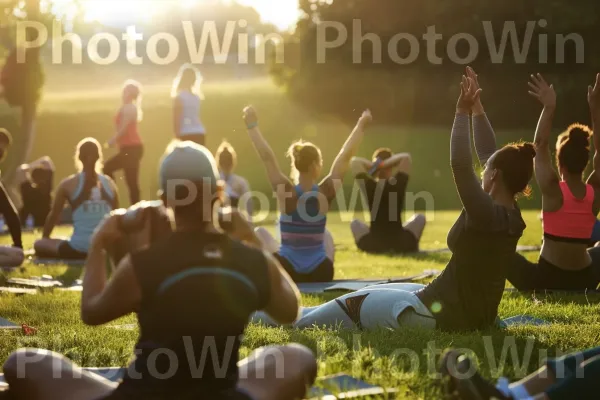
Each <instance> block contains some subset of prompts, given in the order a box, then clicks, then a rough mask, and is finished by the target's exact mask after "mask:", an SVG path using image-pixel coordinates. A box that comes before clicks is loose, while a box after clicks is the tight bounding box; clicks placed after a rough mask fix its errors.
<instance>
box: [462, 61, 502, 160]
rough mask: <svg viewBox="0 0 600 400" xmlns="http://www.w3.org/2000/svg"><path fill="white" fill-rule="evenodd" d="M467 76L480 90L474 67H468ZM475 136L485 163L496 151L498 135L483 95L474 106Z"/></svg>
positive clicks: (472, 109) (480, 158)
mask: <svg viewBox="0 0 600 400" xmlns="http://www.w3.org/2000/svg"><path fill="white" fill-rule="evenodd" d="M467 77H468V78H471V80H472V81H473V82H474V84H475V88H476V89H477V90H479V89H480V88H481V87H480V85H479V76H478V75H477V74H476V73H475V71H474V70H473V68H471V67H467ZM471 111H472V112H473V136H474V141H475V151H476V152H477V158H479V164H480V165H485V163H486V162H487V160H489V159H490V157H491V156H492V155H493V154H494V153H495V152H496V150H497V148H496V135H495V134H494V129H493V128H492V124H491V123H490V121H489V119H488V117H487V115H486V113H485V110H484V108H483V104H482V102H481V97H479V98H478V99H477V100H476V101H475V104H474V105H473V107H472V108H471Z"/></svg>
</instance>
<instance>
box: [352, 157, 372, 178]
mask: <svg viewBox="0 0 600 400" xmlns="http://www.w3.org/2000/svg"><path fill="white" fill-rule="evenodd" d="M372 167H373V163H372V162H371V161H369V160H367V159H366V158H361V157H352V160H351V161H350V168H351V169H352V173H353V174H354V175H359V174H368V173H369V170H370V169H371V168H372Z"/></svg>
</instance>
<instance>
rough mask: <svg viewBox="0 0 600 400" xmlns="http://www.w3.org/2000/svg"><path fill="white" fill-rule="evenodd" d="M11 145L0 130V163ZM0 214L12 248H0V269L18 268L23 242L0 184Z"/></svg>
mask: <svg viewBox="0 0 600 400" xmlns="http://www.w3.org/2000/svg"><path fill="white" fill-rule="evenodd" d="M11 144H12V136H11V134H10V132H9V131H7V130H6V129H3V128H0V161H2V160H4V158H6V154H7V152H8V149H9V148H10V145H11ZM0 214H2V216H3V217H4V221H5V222H6V225H8V230H9V231H10V236H11V237H12V241H13V245H12V246H0V267H18V266H19V265H21V264H23V260H24V259H25V255H24V253H23V242H22V240H21V222H20V221H19V214H18V213H17V209H16V208H15V206H14V204H13V202H12V200H11V199H10V196H9V195H8V192H7V191H6V188H5V187H4V184H3V183H2V182H0Z"/></svg>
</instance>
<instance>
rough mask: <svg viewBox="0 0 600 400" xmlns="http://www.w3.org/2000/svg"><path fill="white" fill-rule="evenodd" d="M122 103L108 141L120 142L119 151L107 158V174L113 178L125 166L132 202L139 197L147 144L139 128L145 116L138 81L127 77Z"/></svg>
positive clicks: (115, 143) (110, 145) (111, 143)
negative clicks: (143, 157) (143, 115)
mask: <svg viewBox="0 0 600 400" xmlns="http://www.w3.org/2000/svg"><path fill="white" fill-rule="evenodd" d="M122 99H123V104H122V106H121V108H120V109H119V112H118V113H117V116H116V118H115V124H116V133H115V136H114V137H113V138H112V139H110V140H109V141H108V143H107V145H108V146H109V147H113V146H115V145H117V146H118V147H119V153H118V154H117V155H115V156H114V157H112V158H111V159H109V160H108V161H106V163H105V164H104V174H105V175H107V176H108V177H109V178H111V179H113V180H114V174H115V172H116V171H118V170H121V169H122V170H123V173H124V174H125V183H126V184H127V188H128V190H129V199H130V202H131V205H134V204H136V203H138V202H139V201H140V184H139V178H140V163H141V161H142V156H143V155H144V146H143V144H142V139H141V137H140V135H139V132H138V122H140V121H141V120H142V94H141V85H140V83H139V82H136V81H133V80H128V81H127V82H125V86H124V87H123V95H122Z"/></svg>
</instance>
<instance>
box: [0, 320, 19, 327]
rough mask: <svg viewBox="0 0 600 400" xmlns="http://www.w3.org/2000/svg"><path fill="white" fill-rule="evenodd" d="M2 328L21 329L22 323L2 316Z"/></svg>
mask: <svg viewBox="0 0 600 400" xmlns="http://www.w3.org/2000/svg"><path fill="white" fill-rule="evenodd" d="M0 329H21V325H17V324H15V323H14V322H11V321H9V320H7V319H4V318H0Z"/></svg>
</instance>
